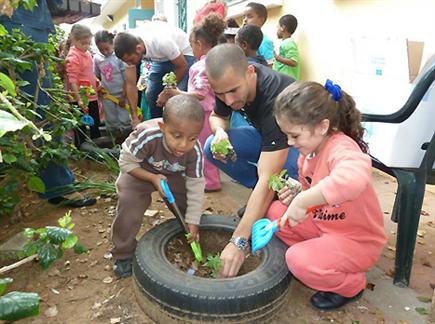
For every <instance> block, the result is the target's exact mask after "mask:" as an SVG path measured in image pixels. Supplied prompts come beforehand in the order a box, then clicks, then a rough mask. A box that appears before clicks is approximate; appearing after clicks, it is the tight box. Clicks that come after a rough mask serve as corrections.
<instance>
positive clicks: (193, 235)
mask: <svg viewBox="0 0 435 324" xmlns="http://www.w3.org/2000/svg"><path fill="white" fill-rule="evenodd" d="M187 227H189V233H190V235H189V236H188V237H187V242H189V243H192V242H193V241H196V242H199V226H198V225H195V224H187Z"/></svg>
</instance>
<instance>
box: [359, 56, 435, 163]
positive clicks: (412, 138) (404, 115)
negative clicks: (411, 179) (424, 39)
mask: <svg viewBox="0 0 435 324" xmlns="http://www.w3.org/2000/svg"><path fill="white" fill-rule="evenodd" d="M434 80H435V55H434V56H432V58H431V59H430V60H429V61H428V63H427V64H426V65H425V67H424V68H423V70H422V72H420V74H419V76H418V77H417V78H416V80H415V82H414V88H413V90H412V92H411V94H410V96H409V98H408V100H407V101H406V103H405V105H404V106H403V107H402V108H401V109H399V110H398V111H396V112H395V113H393V114H389V115H376V114H363V121H364V126H365V127H366V129H367V132H366V136H365V140H366V141H367V142H368V144H369V149H370V154H371V155H372V156H374V157H375V158H377V159H378V160H379V161H381V162H382V163H383V164H385V165H386V166H388V167H397V168H419V167H420V166H421V163H422V161H423V158H424V156H425V153H426V150H425V149H424V148H425V147H429V146H430V145H429V143H430V142H431V140H433V137H434V134H435V118H434V117H433V116H434V114H435V82H434ZM429 161H430V159H428V160H427V161H426V163H427V162H429ZM432 164H433V163H432ZM434 168H435V166H434Z"/></svg>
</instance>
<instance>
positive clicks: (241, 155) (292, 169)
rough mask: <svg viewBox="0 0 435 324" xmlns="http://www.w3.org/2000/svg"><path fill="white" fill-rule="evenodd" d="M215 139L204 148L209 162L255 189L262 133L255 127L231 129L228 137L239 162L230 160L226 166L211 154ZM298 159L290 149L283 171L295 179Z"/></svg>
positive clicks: (295, 153)
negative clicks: (212, 143)
mask: <svg viewBox="0 0 435 324" xmlns="http://www.w3.org/2000/svg"><path fill="white" fill-rule="evenodd" d="M213 137H214V136H213V135H212V136H210V137H209V138H208V139H207V141H206V143H205V146H204V153H205V155H206V157H207V158H208V159H209V161H211V162H212V163H213V164H214V165H216V166H217V167H218V168H219V169H221V170H222V171H223V172H225V173H226V174H227V175H228V176H230V177H231V178H232V179H234V180H236V181H237V182H239V183H240V184H241V185H243V186H245V187H247V188H254V187H255V185H256V184H257V181H258V172H257V163H258V159H259V158H260V153H261V135H260V133H259V132H258V131H257V130H256V129H255V128H254V127H253V126H240V127H237V128H232V129H230V130H229V131H228V137H229V140H230V142H231V144H232V145H233V147H234V150H235V151H236V154H237V160H236V161H231V160H230V159H228V160H227V163H226V164H225V163H222V162H220V161H218V160H215V159H214V158H213V154H212V153H211V142H212V141H213ZM298 157H299V152H298V151H297V150H296V149H295V148H293V147H290V148H289V152H288V157H287V161H286V162H285V164H284V166H283V169H286V170H287V173H288V175H289V176H290V177H292V178H293V179H298V164H297V161H298Z"/></svg>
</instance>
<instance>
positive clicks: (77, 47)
mask: <svg viewBox="0 0 435 324" xmlns="http://www.w3.org/2000/svg"><path fill="white" fill-rule="evenodd" d="M69 37H70V39H71V45H72V46H71V48H70V49H69V51H68V55H67V56H66V59H65V65H66V74H67V89H68V91H69V93H70V95H71V96H72V98H73V99H72V100H73V102H72V103H73V104H76V105H78V106H79V107H80V108H81V110H82V111H83V113H85V114H87V113H89V115H90V116H91V117H92V118H93V119H94V125H93V126H90V137H91V138H96V137H100V136H101V135H100V131H99V129H98V127H99V126H100V116H99V110H98V101H97V98H98V97H97V91H98V85H97V83H98V79H97V77H96V76H95V74H94V67H93V59H92V54H91V53H90V52H89V48H90V46H91V40H92V33H91V30H90V29H89V28H88V27H86V26H83V25H79V24H75V25H74V26H73V27H72V29H71V32H70V36H69ZM81 86H90V87H92V88H93V91H92V92H91V93H90V94H88V95H87V98H88V101H89V103H88V104H86V102H83V100H82V98H81V97H80V96H79V91H80V87H81ZM85 134H86V127H85V126H80V127H79V129H78V130H76V136H75V144H76V146H77V148H80V145H81V144H82V143H83V142H84V141H85Z"/></svg>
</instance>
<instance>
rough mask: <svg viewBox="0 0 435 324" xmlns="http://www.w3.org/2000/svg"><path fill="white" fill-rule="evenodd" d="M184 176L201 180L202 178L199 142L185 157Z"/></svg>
mask: <svg viewBox="0 0 435 324" xmlns="http://www.w3.org/2000/svg"><path fill="white" fill-rule="evenodd" d="M186 176H187V177H191V178H202V177H203V176H204V154H203V152H202V148H201V144H200V143H199V141H197V142H196V144H195V146H194V147H193V150H192V151H190V152H189V155H188V157H187V161H186Z"/></svg>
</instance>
